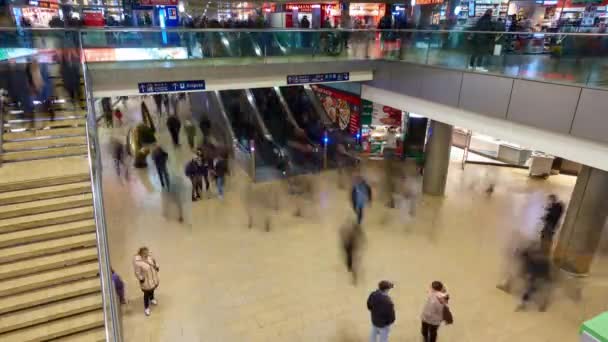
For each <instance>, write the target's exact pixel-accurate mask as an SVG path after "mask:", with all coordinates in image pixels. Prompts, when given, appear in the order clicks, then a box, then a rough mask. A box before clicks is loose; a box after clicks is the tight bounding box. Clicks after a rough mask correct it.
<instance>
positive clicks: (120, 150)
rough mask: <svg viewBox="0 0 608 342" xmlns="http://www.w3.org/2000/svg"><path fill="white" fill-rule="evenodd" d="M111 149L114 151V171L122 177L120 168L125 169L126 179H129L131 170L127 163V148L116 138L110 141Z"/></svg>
mask: <svg viewBox="0 0 608 342" xmlns="http://www.w3.org/2000/svg"><path fill="white" fill-rule="evenodd" d="M110 147H111V150H112V159H113V160H114V169H115V170H116V175H118V177H120V168H121V167H122V168H124V170H125V179H126V180H128V179H129V168H128V166H127V163H126V161H125V158H126V157H125V151H126V149H125V146H124V145H123V144H122V143H121V142H120V141H119V140H118V139H116V138H112V139H111V140H110Z"/></svg>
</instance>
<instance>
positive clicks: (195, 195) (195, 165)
mask: <svg viewBox="0 0 608 342" xmlns="http://www.w3.org/2000/svg"><path fill="white" fill-rule="evenodd" d="M185 174H186V176H187V177H188V178H189V179H190V182H192V202H194V201H197V200H199V199H200V198H201V193H202V191H203V160H202V159H201V158H200V157H198V156H197V157H195V158H192V160H190V161H189V162H188V163H187V164H186V172H185Z"/></svg>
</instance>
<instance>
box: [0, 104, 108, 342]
mask: <svg viewBox="0 0 608 342" xmlns="http://www.w3.org/2000/svg"><path fill="white" fill-rule="evenodd" d="M80 104H81V105H82V102H81V103H80ZM53 107H54V111H55V117H54V119H51V115H50V113H40V112H38V113H35V117H34V118H25V117H24V116H23V113H22V112H21V111H20V110H18V109H17V108H16V107H11V106H8V107H5V111H4V120H3V125H2V127H0V134H2V138H3V144H2V151H0V158H2V162H3V165H2V166H1V167H0V341H2V342H34V341H51V340H52V341H78V342H98V341H105V330H104V315H103V301H102V294H101V283H100V279H99V263H98V255H97V239H96V229H95V221H94V211H93V199H92V194H91V183H90V182H91V179H90V176H89V173H88V172H87V170H88V160H87V158H86V155H87V145H86V129H85V111H84V110H80V109H70V110H67V109H65V107H71V105H67V106H64V105H62V104H61V101H59V102H56V103H55V104H53Z"/></svg>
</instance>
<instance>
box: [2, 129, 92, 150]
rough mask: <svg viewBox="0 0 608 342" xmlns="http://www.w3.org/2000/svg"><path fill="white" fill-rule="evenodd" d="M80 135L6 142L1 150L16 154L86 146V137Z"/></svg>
mask: <svg viewBox="0 0 608 342" xmlns="http://www.w3.org/2000/svg"><path fill="white" fill-rule="evenodd" d="M82 133H83V134H82V135H79V136H73V137H50V138H39V139H30V140H22V141H6V142H4V144H3V145H2V148H3V150H4V152H16V151H27V150H30V149H40V148H52V147H64V146H73V145H77V146H80V145H86V143H87V140H86V136H85V135H84V131H83V132H82Z"/></svg>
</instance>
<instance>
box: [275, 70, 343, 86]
mask: <svg viewBox="0 0 608 342" xmlns="http://www.w3.org/2000/svg"><path fill="white" fill-rule="evenodd" d="M349 79H350V73H348V72H335V73H328V74H308V75H289V76H287V84H306V83H325V82H340V81H348V80H349Z"/></svg>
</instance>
